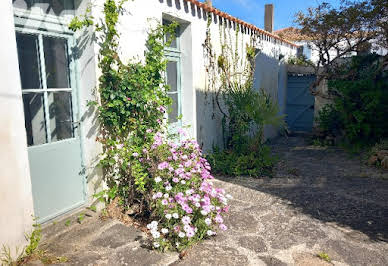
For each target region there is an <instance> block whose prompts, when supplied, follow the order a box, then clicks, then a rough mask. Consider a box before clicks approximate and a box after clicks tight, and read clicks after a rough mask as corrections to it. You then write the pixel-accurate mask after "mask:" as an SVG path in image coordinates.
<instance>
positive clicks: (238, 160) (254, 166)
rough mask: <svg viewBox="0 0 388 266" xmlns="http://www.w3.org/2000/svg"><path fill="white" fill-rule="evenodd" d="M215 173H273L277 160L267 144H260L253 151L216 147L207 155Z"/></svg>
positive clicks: (248, 174)
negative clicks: (241, 151) (237, 150)
mask: <svg viewBox="0 0 388 266" xmlns="http://www.w3.org/2000/svg"><path fill="white" fill-rule="evenodd" d="M207 159H208V160H209V162H210V164H211V165H212V169H213V171H214V173H216V174H220V175H226V176H242V175H247V176H252V177H260V176H264V175H271V173H272V168H273V166H274V164H275V162H276V161H277V159H276V157H274V156H272V155H271V150H270V148H269V147H268V146H266V145H260V149H259V150H256V151H254V152H253V151H251V152H248V151H246V152H243V153H238V152H234V151H232V150H223V151H221V150H220V149H218V148H215V149H214V151H213V153H211V154H209V155H208V156H207Z"/></svg>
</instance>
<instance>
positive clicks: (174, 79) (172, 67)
mask: <svg viewBox="0 0 388 266" xmlns="http://www.w3.org/2000/svg"><path fill="white" fill-rule="evenodd" d="M166 71H167V84H168V85H169V86H170V90H169V92H176V91H178V63H177V62H176V61H168V62H167V69H166Z"/></svg>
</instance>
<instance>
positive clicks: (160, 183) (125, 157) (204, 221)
mask: <svg viewBox="0 0 388 266" xmlns="http://www.w3.org/2000/svg"><path fill="white" fill-rule="evenodd" d="M125 2H126V0H119V1H115V0H105V2H104V7H103V8H104V9H103V13H104V19H103V20H102V21H101V22H100V24H96V25H95V26H96V30H97V32H98V35H99V36H100V37H99V38H100V39H101V44H100V45H101V47H100V55H99V64H98V65H99V68H100V69H101V76H100V78H99V88H98V89H99V97H100V99H99V100H98V101H94V102H91V103H90V105H92V106H93V105H96V106H98V108H97V111H98V115H99V122H100V126H101V127H100V129H101V134H100V136H99V138H98V140H99V141H100V142H101V143H102V146H103V153H102V155H101V160H100V165H101V167H102V168H103V170H104V181H105V183H106V184H107V186H108V189H106V190H103V191H102V192H100V193H98V194H96V197H98V198H99V199H100V200H103V201H107V202H110V201H112V200H114V199H118V202H119V203H120V205H121V207H122V209H123V210H124V212H125V211H126V210H129V209H132V210H133V211H134V212H135V216H136V217H141V218H142V219H143V220H144V219H145V220H149V221H150V224H148V228H149V229H150V232H151V235H152V237H153V242H154V243H153V246H154V247H155V248H158V249H160V250H162V251H166V250H171V249H177V250H183V249H185V248H187V247H188V246H190V245H192V244H193V243H195V242H197V241H199V240H201V239H204V238H206V237H209V236H212V235H214V234H216V231H217V230H218V229H220V230H226V229H227V227H226V225H225V224H224V223H223V217H222V213H224V212H227V211H228V209H229V206H228V205H227V201H228V200H227V196H226V195H225V191H224V190H223V189H219V188H215V187H213V183H212V179H213V177H212V176H211V174H210V166H209V164H208V162H207V161H206V160H205V159H204V158H203V157H202V154H201V151H200V149H199V146H198V144H197V143H196V142H195V141H192V140H187V136H186V134H185V133H184V132H183V130H180V131H179V132H180V133H179V135H178V138H170V137H169V135H168V134H167V132H168V130H167V121H166V117H167V115H166V112H167V108H168V106H169V105H170V104H171V99H170V98H169V97H168V95H167V91H168V86H167V84H166V82H165V78H164V73H165V71H166V62H167V61H166V59H165V57H164V48H165V47H168V46H169V42H171V40H172V38H171V39H170V41H169V42H167V43H165V42H164V39H165V38H164V37H165V35H170V36H173V35H174V32H175V28H176V26H177V24H176V23H171V24H169V25H166V26H163V25H159V26H158V27H156V28H153V29H151V30H150V31H149V34H148V38H147V41H146V50H145V53H144V56H145V60H144V62H142V61H134V60H132V61H130V62H128V63H127V62H123V61H122V60H121V59H120V56H119V54H120V53H119V51H118V50H119V40H120V34H119V33H118V31H117V30H116V26H117V23H118V19H119V15H120V14H122V13H123V12H124V4H125ZM87 12H89V13H90V9H88V11H87ZM90 25H94V22H93V19H92V17H91V15H90V14H86V15H85V16H84V18H83V20H80V19H79V18H74V19H73V21H72V23H70V25H69V27H70V28H71V29H72V30H74V31H75V30H79V29H81V28H83V27H88V26H90ZM175 137H176V136H175ZM181 139H186V140H181ZM116 201H117V200H116ZM116 201H115V202H116Z"/></svg>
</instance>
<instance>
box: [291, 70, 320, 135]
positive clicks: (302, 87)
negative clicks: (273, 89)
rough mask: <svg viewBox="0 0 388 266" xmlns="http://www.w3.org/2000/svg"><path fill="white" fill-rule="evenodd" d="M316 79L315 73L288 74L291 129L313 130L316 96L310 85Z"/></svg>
mask: <svg viewBox="0 0 388 266" xmlns="http://www.w3.org/2000/svg"><path fill="white" fill-rule="evenodd" d="M314 81H315V76H314V75H303V76H288V82H287V107H286V108H287V109H286V113H287V125H288V128H289V129H290V130H291V131H303V132H311V130H312V127H313V120H314V103H315V98H314V96H313V95H312V94H311V92H310V90H309V87H310V85H311V83H313V82H314Z"/></svg>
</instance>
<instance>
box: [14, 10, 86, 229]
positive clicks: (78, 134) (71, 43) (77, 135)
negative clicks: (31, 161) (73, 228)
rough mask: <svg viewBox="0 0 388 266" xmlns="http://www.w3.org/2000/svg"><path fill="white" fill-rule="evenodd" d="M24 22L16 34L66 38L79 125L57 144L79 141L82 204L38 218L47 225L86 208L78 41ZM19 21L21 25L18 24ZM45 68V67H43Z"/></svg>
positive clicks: (74, 104)
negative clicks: (76, 53) (68, 137)
mask: <svg viewBox="0 0 388 266" xmlns="http://www.w3.org/2000/svg"><path fill="white" fill-rule="evenodd" d="M23 20H24V19H23V18H20V17H19V18H18V17H15V33H16V32H20V33H22V34H35V35H38V38H39V39H41V37H39V36H49V37H57V38H64V39H66V40H67V44H68V49H67V52H68V55H69V58H70V62H69V72H70V73H69V76H70V84H71V89H72V97H71V99H72V102H73V103H72V109H73V110H72V113H73V123H78V126H77V128H75V129H74V137H73V138H71V139H65V140H60V141H56V142H55V143H64V142H67V141H71V140H74V139H78V140H79V143H80V155H79V156H80V160H81V165H80V168H81V172H80V173H79V177H80V178H81V179H82V182H81V184H82V191H83V193H82V202H81V203H79V204H76V205H73V206H69V207H68V208H65V209H63V210H62V211H61V212H59V213H55V214H52V215H50V216H47V217H45V218H44V219H39V218H38V222H39V223H45V222H47V221H50V220H52V219H54V218H56V217H59V216H61V215H63V214H65V213H68V212H70V211H72V210H74V209H76V208H78V207H81V206H85V204H86V202H87V180H86V171H85V169H86V167H85V143H84V132H83V129H82V120H81V119H82V116H81V105H80V101H81V93H80V91H81V90H80V83H79V72H78V69H79V62H78V60H77V59H76V57H74V56H73V53H72V49H73V48H74V47H76V40H75V37H74V34H72V33H70V32H62V33H60V32H52V31H45V30H44V29H45V27H43V29H36V28H34V27H29V26H27V25H25V26H23V27H21V26H19V25H20V24H21V23H20V22H21V21H23ZM17 21H18V22H19V23H17ZM42 22H43V21H42ZM46 23H47V22H44V24H46ZM42 48H43V47H40V49H42ZM39 59H41V58H39ZM43 68H45V66H44V65H43ZM46 105H47V101H46V102H45V108H46V109H47V106H46ZM50 144H51V143H45V144H40V145H39V146H44V145H50ZM34 148H35V147H34V146H31V147H27V150H29V149H34ZM34 204H35V203H34ZM34 208H35V207H34Z"/></svg>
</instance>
